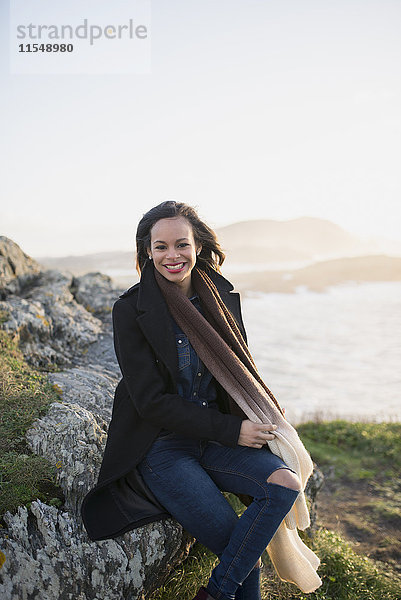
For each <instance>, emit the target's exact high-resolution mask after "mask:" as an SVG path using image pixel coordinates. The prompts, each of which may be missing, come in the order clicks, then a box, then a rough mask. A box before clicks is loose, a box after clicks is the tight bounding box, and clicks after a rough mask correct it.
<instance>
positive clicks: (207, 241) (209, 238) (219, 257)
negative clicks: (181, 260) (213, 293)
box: [136, 200, 226, 274]
mask: <svg viewBox="0 0 401 600" xmlns="http://www.w3.org/2000/svg"><path fill="white" fill-rule="evenodd" d="M173 217H184V218H185V219H187V221H189V223H190V224H191V225H192V231H193V235H194V240H195V243H196V245H197V246H200V245H201V246H202V250H201V252H200V254H199V255H198V257H197V260H196V266H198V267H199V268H200V269H203V270H204V271H206V270H207V269H208V268H211V269H214V270H215V271H218V272H219V271H220V266H221V265H222V264H223V262H224V259H225V257H226V255H225V254H224V252H223V251H222V249H221V247H220V244H219V242H218V241H217V236H216V234H215V232H214V231H213V229H211V228H210V227H209V226H208V225H206V223H204V222H203V221H202V220H201V219H200V218H199V216H198V214H197V212H196V210H195V209H194V208H193V207H192V206H189V205H188V204H184V203H183V202H175V201H174V200H166V201H165V202H162V203H161V204H158V205H157V206H154V207H153V208H151V209H150V210H148V212H147V213H145V214H144V215H143V217H142V219H141V220H140V221H139V224H138V228H137V231H136V270H137V271H138V273H139V274H141V272H142V269H143V268H144V266H145V264H146V263H147V261H148V260H149V257H148V253H147V251H146V249H147V248H150V238H151V230H152V227H153V225H154V224H155V223H157V221H159V220H160V219H171V218H173Z"/></svg>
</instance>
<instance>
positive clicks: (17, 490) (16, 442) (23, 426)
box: [0, 312, 63, 517]
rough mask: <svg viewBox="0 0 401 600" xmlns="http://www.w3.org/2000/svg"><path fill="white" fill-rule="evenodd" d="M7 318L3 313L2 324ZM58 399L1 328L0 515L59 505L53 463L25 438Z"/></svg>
mask: <svg viewBox="0 0 401 600" xmlns="http://www.w3.org/2000/svg"><path fill="white" fill-rule="evenodd" d="M4 320H6V315H5V314H4V312H2V313H1V314H0V322H2V321H4ZM58 400H59V395H58V393H57V391H56V390H55V389H54V388H53V386H52V385H51V384H50V383H49V381H48V380H47V376H46V374H44V373H42V372H40V371H38V370H36V369H34V368H33V367H31V366H29V365H28V364H27V363H26V362H25V361H24V357H23V355H22V353H21V351H20V350H19V349H18V346H17V344H16V343H15V342H14V341H13V340H12V339H11V337H10V336H9V335H8V334H7V333H6V332H5V331H3V330H1V329H0V491H1V493H0V517H2V516H3V515H4V513H5V512H6V511H7V510H9V511H11V512H12V511H15V510H16V508H17V507H18V506H20V505H29V503H30V502H31V501H32V500H35V499H36V498H39V499H40V500H42V501H44V502H47V503H50V504H54V505H56V506H57V505H61V504H62V502H63V494H62V491H61V488H60V487H59V486H58V485H57V484H56V478H55V475H56V471H57V468H56V466H55V465H51V464H50V463H49V462H48V461H47V460H46V459H44V458H42V457H40V456H36V455H35V454H33V453H32V452H31V450H30V449H29V447H28V445H27V443H26V440H25V434H26V431H27V430H28V429H29V427H30V426H31V424H32V422H33V421H34V419H36V418H38V417H41V416H43V415H44V414H45V413H46V411H47V409H48V406H49V405H50V404H51V403H52V402H56V401H58Z"/></svg>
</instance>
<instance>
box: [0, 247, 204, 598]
mask: <svg viewBox="0 0 401 600" xmlns="http://www.w3.org/2000/svg"><path fill="white" fill-rule="evenodd" d="M0 241H1V244H0V252H1V255H0V260H1V262H0V269H1V276H2V277H1V285H0V289H1V290H2V296H1V297H2V298H3V300H2V301H0V310H2V311H5V313H6V314H7V317H8V318H7V320H6V321H5V322H4V323H3V324H2V327H3V328H4V329H5V330H6V331H7V332H8V333H9V334H11V335H12V336H13V338H14V339H16V340H17V341H18V343H19V346H20V348H21V350H22V352H23V353H24V356H25V359H26V360H27V362H29V363H30V364H32V365H34V366H36V367H40V368H42V369H44V370H47V371H49V375H48V377H49V379H50V381H51V382H52V383H53V385H54V386H56V389H57V390H58V391H59V395H60V401H59V402H55V403H53V404H52V405H51V406H50V408H49V411H48V412H47V414H46V415H45V416H43V417H42V418H40V419H36V420H35V421H34V423H33V424H32V427H31V428H30V429H29V431H28V432H27V442H28V445H29V447H30V448H31V450H32V451H33V452H34V453H36V454H38V455H40V456H44V457H46V458H47V459H49V460H50V462H51V463H52V464H53V465H55V466H56V468H57V480H58V483H59V485H60V486H61V488H62V490H63V493H64V496H65V503H64V505H63V506H62V507H61V508H60V509H58V508H56V507H54V506H48V505H46V504H44V503H43V502H41V501H40V500H36V501H34V502H32V503H31V506H30V508H29V509H27V508H26V507H19V509H18V511H17V512H16V513H15V514H11V513H9V512H8V513H6V514H5V515H4V521H5V523H6V527H7V528H4V529H1V530H0V545H1V552H2V553H3V555H0V556H3V558H4V559H5V560H4V564H3V565H2V567H1V568H0V597H1V598H4V599H5V600H67V599H68V600H72V599H74V600H95V599H96V600H121V599H122V598H124V599H126V600H136V599H139V598H143V597H144V596H145V595H147V594H148V593H149V592H150V591H152V590H153V589H156V588H157V587H158V586H159V585H160V584H161V582H162V580H163V578H164V577H165V575H166V573H167V572H168V571H169V570H170V569H171V567H172V565H174V563H175V562H177V561H180V560H182V559H183V557H184V556H185V555H186V554H187V552H188V550H189V548H190V546H191V544H192V543H193V539H191V538H190V537H189V535H188V534H187V533H186V532H185V531H183V529H182V527H181V525H179V524H178V523H177V522H176V521H175V520H174V519H167V520H164V521H159V522H156V523H151V524H149V525H146V526H144V527H141V528H140V529H137V530H134V531H132V532H128V533H126V534H124V535H122V536H119V537H118V538H116V539H114V540H103V541H100V542H92V541H91V540H90V539H89V538H88V536H87V534H86V531H85V529H84V527H83V524H82V519H81V515H80V505H81V503H82V499H83V497H84V496H85V494H86V493H87V491H88V490H89V489H90V488H91V487H93V485H95V483H96V480H97V475H98V472H99V468H100V464H101V460H102V455H103V450H104V447H105V443H106V438H107V429H108V423H109V421H110V418H111V410H112V404H113V396H114V390H115V387H116V385H117V383H118V381H119V379H120V371H119V367H118V364H117V361H116V358H115V355H114V348H113V340H112V326H111V308H112V305H113V303H114V301H115V300H116V299H117V298H118V295H119V294H120V293H121V292H122V291H123V290H118V289H115V288H114V287H113V284H112V280H111V279H110V278H109V277H107V276H106V275H103V274H101V273H88V274H87V275H83V276H81V277H74V276H73V275H72V274H71V273H69V272H60V271H56V270H52V269H50V270H44V269H41V267H40V266H39V265H38V263H35V261H32V259H30V258H29V257H28V256H27V255H26V254H24V253H23V252H22V250H21V249H20V248H19V247H18V246H17V245H16V244H14V243H13V242H12V241H11V240H9V239H8V238H4V237H2V238H0ZM0 564H1V561H0Z"/></svg>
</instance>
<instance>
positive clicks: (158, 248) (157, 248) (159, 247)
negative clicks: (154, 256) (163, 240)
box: [156, 246, 166, 250]
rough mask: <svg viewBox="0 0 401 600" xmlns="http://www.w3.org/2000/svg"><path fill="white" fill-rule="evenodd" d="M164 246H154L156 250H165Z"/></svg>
mask: <svg viewBox="0 0 401 600" xmlns="http://www.w3.org/2000/svg"><path fill="white" fill-rule="evenodd" d="M165 249H166V248H165V246H156V250H165Z"/></svg>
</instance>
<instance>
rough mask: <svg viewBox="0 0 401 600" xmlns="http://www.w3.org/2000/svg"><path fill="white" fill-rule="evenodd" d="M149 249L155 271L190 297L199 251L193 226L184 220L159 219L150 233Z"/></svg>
mask: <svg viewBox="0 0 401 600" xmlns="http://www.w3.org/2000/svg"><path fill="white" fill-rule="evenodd" d="M150 233H151V238H150V248H148V254H149V256H151V257H152V259H153V263H154V265H155V269H157V271H159V273H161V274H162V275H163V277H165V278H166V279H168V280H169V281H172V282H173V283H176V284H177V285H178V286H179V287H180V288H181V290H182V291H183V292H184V294H186V295H187V296H188V295H190V293H191V271H192V269H193V268H194V266H195V263H196V255H197V252H200V251H201V249H202V247H201V246H199V247H197V246H196V244H195V240H194V234H193V230H192V225H191V224H190V223H189V221H187V219H185V218H184V217H173V218H171V219H160V220H159V221H157V222H156V223H155V224H154V225H153V227H152V229H151V232H150Z"/></svg>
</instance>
